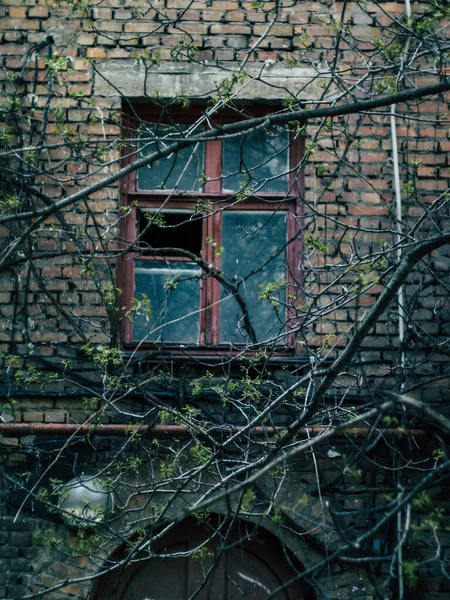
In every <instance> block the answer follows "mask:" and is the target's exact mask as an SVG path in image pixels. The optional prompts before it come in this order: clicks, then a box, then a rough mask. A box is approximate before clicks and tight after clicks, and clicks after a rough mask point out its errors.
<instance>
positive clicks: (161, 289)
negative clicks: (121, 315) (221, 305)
mask: <svg viewBox="0 0 450 600" xmlns="http://www.w3.org/2000/svg"><path fill="white" fill-rule="evenodd" d="M134 272H135V288H134V296H135V298H136V299H137V300H138V301H140V300H142V299H143V298H144V297H146V298H148V300H149V301H150V309H151V310H150V314H146V313H145V311H144V310H138V311H137V313H136V314H135V317H134V323H133V339H135V340H143V339H145V340H146V341H161V342H181V343H194V344H196V343H198V340H199V310H200V275H201V269H199V267H198V266H197V265H195V264H192V263H189V262H184V261H163V260H159V261H156V260H155V261H153V260H145V261H143V260H138V261H136V263H135V271H134Z"/></svg>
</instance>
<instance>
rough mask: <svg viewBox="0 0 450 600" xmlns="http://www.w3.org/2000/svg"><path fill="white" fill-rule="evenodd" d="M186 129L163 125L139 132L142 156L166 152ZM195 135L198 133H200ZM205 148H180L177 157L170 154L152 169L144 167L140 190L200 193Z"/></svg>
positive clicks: (201, 145)
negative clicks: (162, 150) (174, 190)
mask: <svg viewBox="0 0 450 600" xmlns="http://www.w3.org/2000/svg"><path fill="white" fill-rule="evenodd" d="M187 128H188V126H187V125H178V126H176V127H175V126H171V125H164V124H148V125H146V126H145V128H143V129H141V131H140V137H141V138H142V141H141V143H140V149H141V156H148V155H149V154H151V153H152V152H155V151H156V150H158V149H164V148H167V146H168V145H170V144H172V143H173V142H174V141H176V140H178V139H180V137H182V136H183V131H184V130H186V129H187ZM195 133H198V130H196V131H195ZM144 140H145V141H144ZM204 146H205V145H204V144H197V145H194V146H187V147H186V148H181V150H179V151H178V152H177V153H173V154H170V155H169V156H167V157H166V158H162V159H161V160H159V161H158V162H156V163H154V164H153V165H151V166H147V167H142V168H141V169H139V170H138V172H137V187H138V189H139V190H161V189H166V190H173V189H177V190H192V191H199V190H201V189H202V184H201V182H200V181H201V180H202V176H203V174H204V171H205V158H204V154H205V147H204ZM199 180H200V181H199Z"/></svg>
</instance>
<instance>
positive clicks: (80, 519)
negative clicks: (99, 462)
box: [58, 475, 114, 527]
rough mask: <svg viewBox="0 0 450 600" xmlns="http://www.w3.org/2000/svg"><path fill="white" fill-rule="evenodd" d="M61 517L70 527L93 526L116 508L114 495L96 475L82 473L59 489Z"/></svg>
mask: <svg viewBox="0 0 450 600" xmlns="http://www.w3.org/2000/svg"><path fill="white" fill-rule="evenodd" d="M58 493H59V500H58V508H60V509H61V518H62V519H63V521H64V522H65V523H66V524H67V525H69V526H70V527H93V526H95V525H99V524H100V523H102V522H103V521H104V520H105V518H106V516H107V514H108V513H109V512H111V511H112V510H113V508H114V497H113V494H112V492H111V490H109V489H108V488H107V487H105V486H104V485H102V483H101V482H100V481H99V480H98V479H96V478H95V476H90V475H81V476H80V477H75V478H74V479H71V480H70V481H68V482H67V483H64V484H63V485H61V486H60V488H59V489H58Z"/></svg>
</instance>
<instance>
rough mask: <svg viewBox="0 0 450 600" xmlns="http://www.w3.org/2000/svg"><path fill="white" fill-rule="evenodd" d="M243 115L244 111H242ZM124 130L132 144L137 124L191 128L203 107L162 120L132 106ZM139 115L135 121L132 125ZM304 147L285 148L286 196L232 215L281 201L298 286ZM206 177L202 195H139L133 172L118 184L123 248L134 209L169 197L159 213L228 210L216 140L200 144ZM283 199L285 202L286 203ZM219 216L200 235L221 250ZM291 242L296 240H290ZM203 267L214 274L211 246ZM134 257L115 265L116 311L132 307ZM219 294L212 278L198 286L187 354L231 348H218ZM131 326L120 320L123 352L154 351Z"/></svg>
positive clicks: (256, 109) (224, 117) (297, 142)
mask: <svg viewBox="0 0 450 600" xmlns="http://www.w3.org/2000/svg"><path fill="white" fill-rule="evenodd" d="M243 112H244V111H243ZM268 112H270V108H269V107H268V106H267V105H256V106H252V107H251V110H245V117H243V116H242V115H241V114H240V113H238V112H223V113H221V114H220V116H218V117H215V118H214V122H215V123H216V124H223V123H227V122H234V121H237V120H242V119H243V118H248V117H256V116H263V115H265V114H267V113H268ZM124 113H125V118H124V124H125V126H126V127H127V128H128V130H129V131H131V132H133V131H135V132H136V133H135V135H134V139H137V130H136V124H137V123H138V121H139V122H141V121H146V122H148V123H157V122H161V123H180V124H183V123H186V124H189V123H193V122H195V121H196V119H197V118H198V117H200V116H201V114H202V107H195V106H194V107H193V108H190V109H188V110H170V114H167V117H166V118H165V119H162V118H161V109H159V108H156V107H152V106H149V105H148V104H147V105H133V106H132V108H131V110H130V108H128V110H127V109H125V111H124ZM136 115H138V117H139V119H136ZM129 150H130V148H128V154H127V157H126V158H124V163H125V164H127V163H129V162H132V161H134V160H136V156H137V154H138V153H137V152H136V146H135V145H134V150H135V151H134V152H129ZM303 151H304V144H303V138H302V137H300V136H297V137H296V138H294V139H292V140H291V143H290V145H289V184H288V190H289V191H288V193H285V192H283V193H272V192H271V193H264V192H263V193H261V192H258V197H259V198H261V200H257V199H252V198H250V199H246V200H244V201H242V202H240V203H238V204H236V205H235V204H233V211H234V210H247V211H248V210H255V211H263V210H266V211H267V210H268V209H269V206H270V205H269V204H267V203H266V202H264V200H271V201H275V202H276V201H277V200H280V202H281V201H282V202H281V203H280V204H279V205H278V206H277V210H283V211H286V212H287V239H288V240H291V239H292V240H293V241H292V242H291V243H290V244H289V245H288V248H287V265H288V268H289V271H296V277H297V280H299V279H300V277H301V272H300V269H299V264H300V261H301V232H300V223H301V215H302V202H301V197H303V192H304V180H303V173H302V172H301V171H300V170H299V168H298V165H299V164H300V161H301V158H302V156H303ZM204 168H205V175H206V177H207V179H208V180H207V181H206V183H205V185H204V187H203V191H195V192H187V191H178V190H176V191H175V192H173V191H167V190H164V191H161V190H145V191H143V190H139V189H138V187H137V172H136V171H133V172H132V173H131V174H130V175H129V176H128V177H127V178H125V180H124V181H123V182H122V203H123V205H124V206H133V208H132V210H130V212H129V214H128V215H127V217H126V218H125V219H124V220H123V221H122V226H121V237H122V239H123V240H124V244H125V245H126V246H128V245H129V244H130V243H132V242H133V240H134V239H135V238H136V231H137V213H138V211H139V209H141V208H146V209H149V208H150V209H152V208H153V209H159V208H161V205H162V204H163V203H166V202H167V198H168V195H169V194H170V201H169V203H167V204H166V205H165V206H164V209H191V208H193V207H194V205H195V204H196V202H198V200H199V199H203V198H204V199H205V200H207V199H210V200H212V201H214V202H220V200H222V199H223V205H224V206H226V205H228V204H230V196H231V194H230V193H229V192H226V193H225V192H222V191H221V168H222V141H221V140H209V141H207V142H205V165H204ZM287 198H288V200H286V199H287ZM220 220H221V212H214V214H213V215H211V216H209V217H207V218H206V219H205V226H204V230H203V232H204V233H205V234H206V235H205V236H204V237H210V238H213V239H214V241H215V242H217V244H218V245H220V244H221V222H220ZM294 238H295V239H294ZM203 256H204V258H205V260H206V262H208V263H210V264H214V265H215V266H216V267H217V268H218V267H219V261H220V259H219V258H218V257H215V256H214V250H213V247H212V246H211V244H205V245H204V254H203ZM137 258H138V259H139V260H145V259H146V257H145V256H142V255H140V256H139V257H137ZM147 258H148V259H151V260H155V259H156V258H157V257H154V256H153V257H147ZM170 260H175V261H178V260H185V259H183V258H181V259H180V258H179V257H170ZM134 281H135V275H134V255H133V253H132V252H129V253H127V254H126V255H125V256H123V257H122V258H121V259H120V260H119V264H118V285H119V288H120V289H121V290H122V296H121V305H122V306H124V307H125V309H126V310H129V309H130V308H131V306H132V299H133V296H134ZM289 291H292V289H291V290H289V288H288V289H287V290H286V298H287V295H288V293H289ZM220 293H221V285H220V283H219V282H218V281H217V279H215V278H214V277H209V278H206V279H205V280H204V281H202V285H201V290H200V295H201V297H200V314H199V326H200V339H199V343H198V344H195V347H194V346H192V349H195V350H199V349H202V348H204V349H205V350H209V351H210V350H214V349H216V350H219V351H220V349H227V350H229V348H230V345H229V344H228V343H227V344H223V343H222V344H221V343H219V306H220ZM290 322H291V327H292V322H294V323H295V317H293V315H290ZM132 335H133V325H132V322H131V321H130V320H128V319H123V320H122V339H123V343H124V345H125V346H133V347H134V346H136V345H142V344H144V345H145V346H155V344H157V342H154V341H151V342H150V341H149V342H145V341H144V342H142V341H141V340H133V337H132ZM164 345H165V346H169V347H170V346H177V345H178V344H177V343H176V342H164ZM293 346H294V335H293V334H292V333H289V331H288V332H287V335H286V344H284V345H283V347H284V348H286V347H287V348H289V347H290V348H293Z"/></svg>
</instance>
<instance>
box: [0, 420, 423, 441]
mask: <svg viewBox="0 0 450 600" xmlns="http://www.w3.org/2000/svg"><path fill="white" fill-rule="evenodd" d="M242 429H244V426H237V427H230V426H225V427H220V426H213V427H210V428H209V429H207V430H205V433H206V434H208V435H209V436H212V435H214V436H220V435H223V434H226V435H231V434H234V433H236V431H240V430H242ZM284 430H285V427H252V428H251V429H250V430H249V434H255V435H258V436H269V437H273V436H275V435H280V434H281V432H282V431H284ZM325 431H328V428H326V427H306V428H305V429H303V430H302V431H300V432H299V433H298V434H297V435H299V436H301V437H304V438H308V437H309V436H311V435H312V436H319V435H320V434H321V433H324V432H325ZM372 431H373V429H370V428H369V427H360V428H354V427H352V428H350V433H346V432H345V431H339V432H336V434H335V437H338V438H345V437H351V438H352V439H364V438H365V437H367V435H368V433H369V432H372ZM378 431H379V432H380V433H382V434H383V435H386V436H392V437H397V438H401V437H403V436H405V430H403V429H400V430H399V429H380V430H378ZM134 433H136V434H139V435H143V436H148V437H155V438H164V437H168V438H170V437H174V438H178V437H191V436H192V429H191V428H190V427H187V426H186V425H155V426H153V427H151V426H150V425H139V424H129V425H123V424H112V423H108V424H99V425H77V424H76V423H0V435H4V436H7V437H19V436H24V435H61V436H62V435H63V436H71V435H85V436H110V437H112V436H128V437H129V436H131V435H132V434H134ZM406 433H408V434H410V435H412V436H413V437H417V438H425V437H427V435H428V432H427V431H425V430H424V429H408V430H407V431H406ZM199 435H201V432H199Z"/></svg>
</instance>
